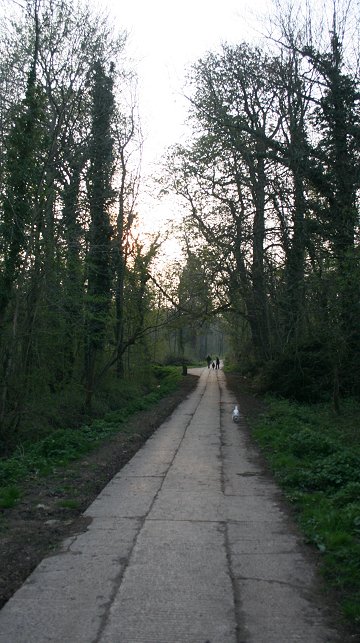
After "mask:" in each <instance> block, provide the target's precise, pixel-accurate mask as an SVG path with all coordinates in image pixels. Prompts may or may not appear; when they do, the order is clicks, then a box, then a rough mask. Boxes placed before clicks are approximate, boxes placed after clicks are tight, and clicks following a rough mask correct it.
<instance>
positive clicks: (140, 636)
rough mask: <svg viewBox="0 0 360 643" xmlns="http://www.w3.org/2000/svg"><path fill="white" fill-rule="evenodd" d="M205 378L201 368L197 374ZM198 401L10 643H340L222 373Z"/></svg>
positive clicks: (51, 575) (70, 543)
mask: <svg viewBox="0 0 360 643" xmlns="http://www.w3.org/2000/svg"><path fill="white" fill-rule="evenodd" d="M194 372H196V371H194ZM198 373H199V374H201V377H200V381H199V385H198V387H197V388H196V390H195V392H194V393H192V394H191V395H190V396H189V398H188V399H187V400H186V401H185V402H183V403H182V404H181V405H180V406H179V407H178V408H177V410H176V411H175V412H174V413H173V415H172V416H171V417H170V418H169V419H168V420H167V421H166V422H165V423H164V424H163V425H162V426H161V427H160V429H158V431H157V432H156V433H155V434H154V436H153V437H152V438H150V439H149V440H148V441H147V443H146V444H145V446H144V447H143V448H142V449H141V450H140V451H139V452H138V453H137V454H136V455H135V457H134V458H133V459H132V460H131V461H130V462H129V463H128V465H127V466H126V467H124V468H123V469H122V470H121V471H120V473H119V474H118V475H116V476H115V478H113V480H112V481H111V482H110V483H109V484H108V485H107V487H105V489H104V490H103V491H102V493H101V494H100V495H99V496H98V498H97V499H96V500H95V501H94V502H93V504H92V505H91V506H90V507H89V508H88V510H87V511H86V515H87V516H89V517H90V518H91V519H92V521H91V524H90V526H89V528H88V531H86V532H85V533H82V534H80V535H79V536H77V537H73V538H71V539H69V540H67V541H66V542H65V543H64V546H63V549H62V551H61V553H59V554H57V555H55V556H51V557H49V558H46V559H44V560H43V561H42V563H41V564H40V565H39V566H38V567H37V569H36V570H35V571H34V573H33V574H32V575H31V576H30V577H29V578H28V580H27V581H26V582H25V583H24V585H23V586H22V587H21V588H20V589H19V590H18V592H16V594H15V595H14V597H13V598H12V599H10V601H9V602H8V603H7V604H6V605H5V607H4V608H3V610H2V611H1V612H0V642H1V643H45V642H47V641H52V642H56V643H245V642H246V643H247V642H252V643H291V642H293V641H301V643H324V642H325V641H327V642H331V643H334V642H336V641H340V639H339V638H338V637H337V635H336V633H335V632H334V631H332V630H331V629H330V628H329V626H327V625H326V622H325V617H324V614H323V613H322V612H321V610H320V608H319V606H316V605H314V604H313V596H314V594H313V583H314V578H313V571H312V569H311V566H310V565H309V563H308V561H307V558H306V557H304V555H303V553H302V551H301V547H300V545H299V543H298V540H297V536H296V534H295V532H294V529H293V527H292V526H291V525H290V526H289V524H288V518H287V517H286V515H285V514H284V513H283V511H282V508H281V502H280V501H279V491H278V489H277V487H276V486H275V484H274V483H273V482H272V481H269V479H268V478H267V477H265V476H264V475H263V474H262V471H261V466H260V465H259V463H258V461H257V457H256V452H255V451H254V450H253V448H252V447H249V446H248V445H247V444H246V439H245V437H244V433H243V430H242V425H241V424H240V425H235V424H233V423H232V421H231V410H232V408H233V403H234V398H233V397H232V395H231V394H230V393H229V392H228V391H227V389H226V387H225V381H224V376H223V373H222V371H213V370H208V369H203V370H202V369H201V370H200V369H199V371H198Z"/></svg>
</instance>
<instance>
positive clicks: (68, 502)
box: [57, 498, 80, 509]
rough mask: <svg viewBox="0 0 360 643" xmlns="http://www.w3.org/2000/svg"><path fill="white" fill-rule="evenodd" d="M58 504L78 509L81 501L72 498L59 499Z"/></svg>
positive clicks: (66, 507)
mask: <svg viewBox="0 0 360 643" xmlns="http://www.w3.org/2000/svg"><path fill="white" fill-rule="evenodd" d="M57 504H58V506H59V507H62V508H63V509H78V508H79V507H80V502H79V501H78V500H74V499H72V498H68V499H64V500H59V502H58V503H57Z"/></svg>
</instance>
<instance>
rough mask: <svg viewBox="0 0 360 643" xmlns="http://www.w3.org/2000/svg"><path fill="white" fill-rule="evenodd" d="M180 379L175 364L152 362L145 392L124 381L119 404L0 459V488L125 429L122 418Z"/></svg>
mask: <svg viewBox="0 0 360 643" xmlns="http://www.w3.org/2000/svg"><path fill="white" fill-rule="evenodd" d="M180 380H181V371H180V369H179V368H175V367H165V366H156V367H154V368H153V386H152V389H151V390H150V391H149V392H148V393H146V394H144V392H143V391H141V390H139V388H138V387H136V386H134V387H133V388H132V390H131V388H130V386H129V385H128V386H126V387H125V395H124V399H123V400H122V404H121V406H120V407H119V408H118V409H116V410H114V411H110V412H108V413H107V414H106V415H105V416H104V417H103V418H102V419H97V420H94V421H93V422H91V424H87V425H83V426H81V427H80V428H78V429H56V430H54V431H52V433H51V434H50V435H47V436H46V437H44V438H42V439H40V440H38V441H37V442H35V443H25V444H24V445H23V446H21V447H18V448H17V449H16V451H15V452H14V454H13V456H12V457H10V458H8V459H4V460H0V488H2V487H8V486H9V484H13V483H15V482H18V481H21V480H23V479H26V478H29V477H31V478H33V477H37V476H43V475H47V474H49V473H51V472H52V471H53V470H54V468H56V467H59V466H65V465H67V464H68V463H70V462H72V461H73V460H76V459H78V458H80V457H81V456H82V455H84V454H85V453H89V452H90V451H92V450H93V449H94V448H96V446H97V445H99V444H100V443H101V442H102V441H103V440H106V439H107V438H110V437H111V436H113V435H115V434H116V433H119V432H124V433H127V432H128V427H127V426H126V424H125V425H124V422H125V421H126V420H127V419H128V418H129V417H131V416H132V415H134V414H135V413H137V412H138V411H142V410H145V409H147V408H149V407H151V406H153V405H154V404H156V403H157V402H158V401H159V400H160V399H161V398H163V397H164V396H165V395H168V394H169V393H171V392H172V391H174V390H175V389H176V387H177V386H178V383H179V381H180ZM123 425H124V426H123ZM8 497H9V496H8V495H7V496H6V498H8ZM4 498H5V496H4ZM4 502H6V499H5V500H4Z"/></svg>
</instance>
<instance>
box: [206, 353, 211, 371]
mask: <svg viewBox="0 0 360 643" xmlns="http://www.w3.org/2000/svg"><path fill="white" fill-rule="evenodd" d="M206 362H207V365H208V368H210V364H211V355H208V356H207V358H206Z"/></svg>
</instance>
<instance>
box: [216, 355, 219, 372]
mask: <svg viewBox="0 0 360 643" xmlns="http://www.w3.org/2000/svg"><path fill="white" fill-rule="evenodd" d="M216 368H217V369H219V368H220V360H219V358H218V357H217V358H216Z"/></svg>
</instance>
